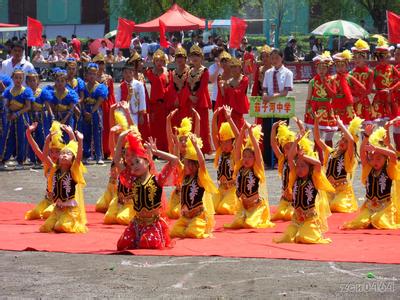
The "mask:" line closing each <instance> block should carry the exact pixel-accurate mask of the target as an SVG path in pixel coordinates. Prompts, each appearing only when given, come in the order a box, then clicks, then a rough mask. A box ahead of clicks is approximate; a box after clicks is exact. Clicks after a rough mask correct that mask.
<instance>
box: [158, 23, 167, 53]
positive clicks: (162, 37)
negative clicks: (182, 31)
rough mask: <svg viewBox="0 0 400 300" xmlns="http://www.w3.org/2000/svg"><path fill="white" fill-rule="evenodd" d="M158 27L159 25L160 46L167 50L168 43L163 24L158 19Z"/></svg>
mask: <svg viewBox="0 0 400 300" xmlns="http://www.w3.org/2000/svg"><path fill="white" fill-rule="evenodd" d="M158 22H159V25H160V46H161V47H162V48H168V46H169V45H168V41H167V38H166V37H165V23H164V22H163V21H161V19H158Z"/></svg>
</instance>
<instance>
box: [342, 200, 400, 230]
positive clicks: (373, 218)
mask: <svg viewBox="0 0 400 300" xmlns="http://www.w3.org/2000/svg"><path fill="white" fill-rule="evenodd" d="M370 227H373V228H376V229H399V228H400V224H399V223H398V221H396V207H395V206H394V204H393V202H390V203H389V204H388V205H387V206H386V207H385V208H384V209H382V210H380V211H377V212H373V211H371V210H369V209H368V208H367V207H365V203H364V205H363V206H362V207H361V210H360V213H359V214H358V216H357V217H356V218H355V219H354V220H352V221H350V222H346V223H344V224H343V229H365V228H370Z"/></svg>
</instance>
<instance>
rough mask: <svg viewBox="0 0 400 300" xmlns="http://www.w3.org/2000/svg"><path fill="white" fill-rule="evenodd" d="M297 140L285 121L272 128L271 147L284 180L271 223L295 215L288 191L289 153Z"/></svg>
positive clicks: (287, 219) (275, 124) (288, 219)
mask: <svg viewBox="0 0 400 300" xmlns="http://www.w3.org/2000/svg"><path fill="white" fill-rule="evenodd" d="M295 138H296V134H295V133H294V132H293V131H291V130H290V128H289V126H288V125H287V124H286V123H285V122H284V121H278V122H276V123H274V125H273V126H272V133H271V147H272V150H273V151H274V153H275V156H276V157H277V158H278V173H279V176H280V177H281V179H282V195H281V199H280V200H279V204H278V207H277V208H276V212H275V213H274V214H273V216H272V217H271V221H277V220H283V221H290V220H291V219H292V215H293V206H292V195H291V194H290V192H289V189H288V183H289V163H288V153H289V150H290V148H291V147H292V144H293V142H294V140H295Z"/></svg>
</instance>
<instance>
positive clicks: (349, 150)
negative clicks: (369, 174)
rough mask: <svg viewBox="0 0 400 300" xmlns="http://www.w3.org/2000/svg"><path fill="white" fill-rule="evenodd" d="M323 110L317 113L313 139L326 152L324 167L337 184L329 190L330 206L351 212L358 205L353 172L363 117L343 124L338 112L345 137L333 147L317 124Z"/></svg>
mask: <svg viewBox="0 0 400 300" xmlns="http://www.w3.org/2000/svg"><path fill="white" fill-rule="evenodd" d="M320 119H321V114H316V115H315V125H314V140H315V143H316V144H317V145H318V147H320V148H321V149H322V151H323V153H324V164H323V165H324V169H325V174H326V177H327V178H328V180H329V182H330V183H331V184H332V186H333V187H334V188H335V192H334V193H328V201H329V206H330V209H331V211H332V212H340V213H350V212H354V211H356V210H357V208H358V204H357V199H356V197H355V195H354V190H353V183H352V179H353V175H354V171H355V168H356V167H357V157H356V154H357V142H358V134H359V132H360V130H361V126H362V122H363V120H362V119H360V118H359V117H354V118H353V120H351V121H350V124H349V127H348V128H346V126H344V124H343V122H342V120H341V119H340V117H339V116H336V123H337V125H338V127H339V130H340V131H341V132H342V137H341V139H340V140H339V142H338V143H337V144H336V146H335V147H334V148H331V147H329V146H327V145H326V144H325V143H324V141H322V140H321V139H320V135H319V129H318V124H319V120H320Z"/></svg>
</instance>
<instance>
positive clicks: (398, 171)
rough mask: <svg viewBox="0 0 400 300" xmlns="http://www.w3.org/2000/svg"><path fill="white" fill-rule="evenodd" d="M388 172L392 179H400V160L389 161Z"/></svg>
mask: <svg viewBox="0 0 400 300" xmlns="http://www.w3.org/2000/svg"><path fill="white" fill-rule="evenodd" d="M387 173H388V176H389V178H390V179H392V180H400V162H398V161H397V162H395V163H389V165H388V166H387Z"/></svg>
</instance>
